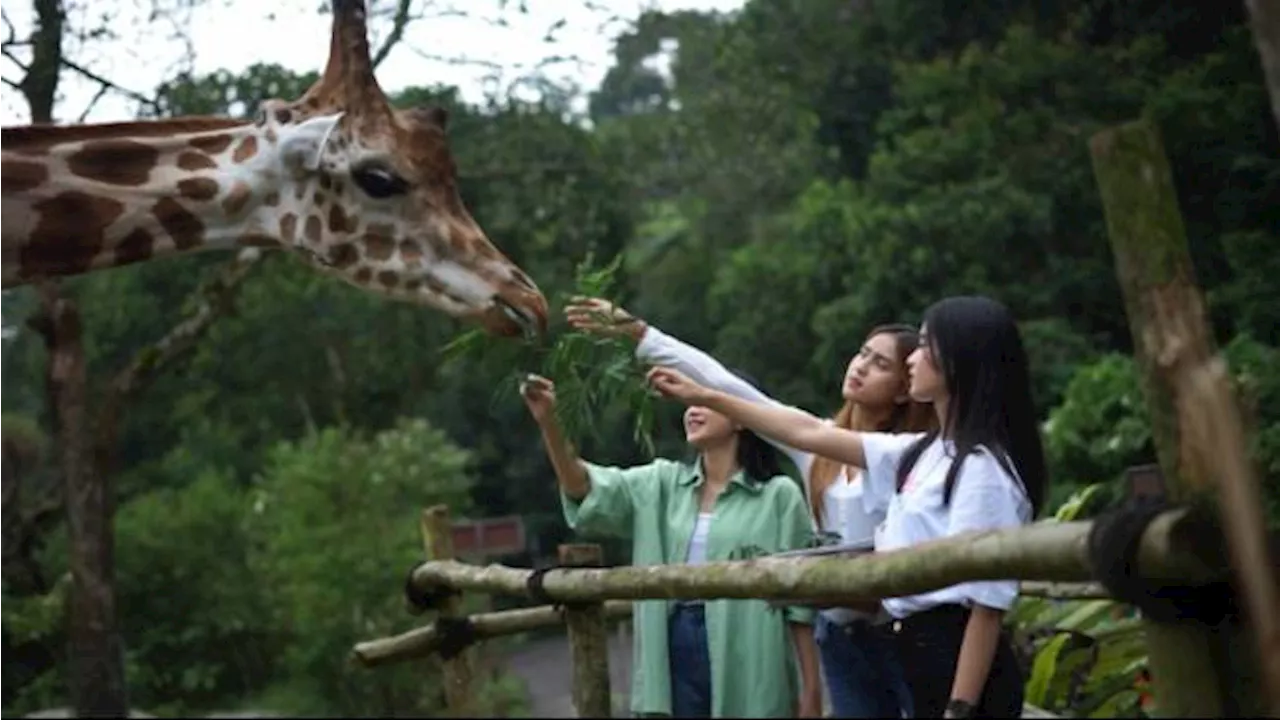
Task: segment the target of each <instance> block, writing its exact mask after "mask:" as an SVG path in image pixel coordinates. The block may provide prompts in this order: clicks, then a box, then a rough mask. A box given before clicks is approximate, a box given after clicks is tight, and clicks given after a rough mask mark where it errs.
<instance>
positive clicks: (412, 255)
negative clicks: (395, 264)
mask: <svg viewBox="0 0 1280 720" xmlns="http://www.w3.org/2000/svg"><path fill="white" fill-rule="evenodd" d="M400 259H401V260H404V264H405V265H408V266H409V267H416V266H418V265H421V264H422V248H421V247H419V246H418V244H417V243H413V242H409V241H408V240H405V241H404V242H402V243H400Z"/></svg>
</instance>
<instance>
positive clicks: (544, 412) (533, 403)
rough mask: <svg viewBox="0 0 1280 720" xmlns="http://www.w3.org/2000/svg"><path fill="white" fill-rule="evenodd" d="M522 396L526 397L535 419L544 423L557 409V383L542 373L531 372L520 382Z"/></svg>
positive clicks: (527, 404) (526, 402)
mask: <svg viewBox="0 0 1280 720" xmlns="http://www.w3.org/2000/svg"><path fill="white" fill-rule="evenodd" d="M520 397H523V398H524V404H525V405H526V406H527V407H528V408H529V414H530V415H532V416H533V419H534V420H536V421H537V422H538V423H539V424H541V423H544V422H546V421H547V419H548V418H550V417H551V415H552V413H553V412H554V411H555V409H556V384H555V383H553V382H551V381H550V380H548V379H546V378H544V377H542V376H541V375H533V374H530V375H529V376H527V377H526V378H525V379H524V382H522V383H520Z"/></svg>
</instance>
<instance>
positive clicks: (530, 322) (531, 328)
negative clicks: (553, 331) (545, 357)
mask: <svg viewBox="0 0 1280 720" xmlns="http://www.w3.org/2000/svg"><path fill="white" fill-rule="evenodd" d="M493 305H494V308H495V309H496V310H497V311H498V312H500V313H501V314H502V316H503V317H505V318H506V319H507V320H510V321H511V322H512V323H515V325H516V327H517V328H518V332H519V334H520V335H522V336H523V337H524V339H526V340H532V339H534V338H536V337H538V336H539V335H541V334H542V333H543V332H545V331H546V320H545V318H544V317H540V316H538V315H537V314H536V313H534V312H533V311H532V310H530V309H528V308H523V307H519V306H517V305H515V304H513V303H511V302H508V301H507V300H506V299H505V298H503V297H501V296H498V295H495V296H494V298H493ZM499 330H501V329H500V328H499Z"/></svg>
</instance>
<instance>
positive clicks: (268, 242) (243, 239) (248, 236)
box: [236, 233, 280, 247]
mask: <svg viewBox="0 0 1280 720" xmlns="http://www.w3.org/2000/svg"><path fill="white" fill-rule="evenodd" d="M236 244H237V245H240V246H242V247H276V246H277V245H279V244H280V243H278V242H276V239H275V238H273V237H271V236H270V235H265V234H263V233H245V234H244V235H241V236H240V237H238V238H236Z"/></svg>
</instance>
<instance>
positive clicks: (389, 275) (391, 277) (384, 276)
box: [378, 270, 400, 288]
mask: <svg viewBox="0 0 1280 720" xmlns="http://www.w3.org/2000/svg"><path fill="white" fill-rule="evenodd" d="M378 282H379V283H382V285H383V287H388V288H393V287H395V286H396V285H399V284H400V275H399V274H397V273H394V272H392V271H390V270H383V271H382V272H380V273H378Z"/></svg>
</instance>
